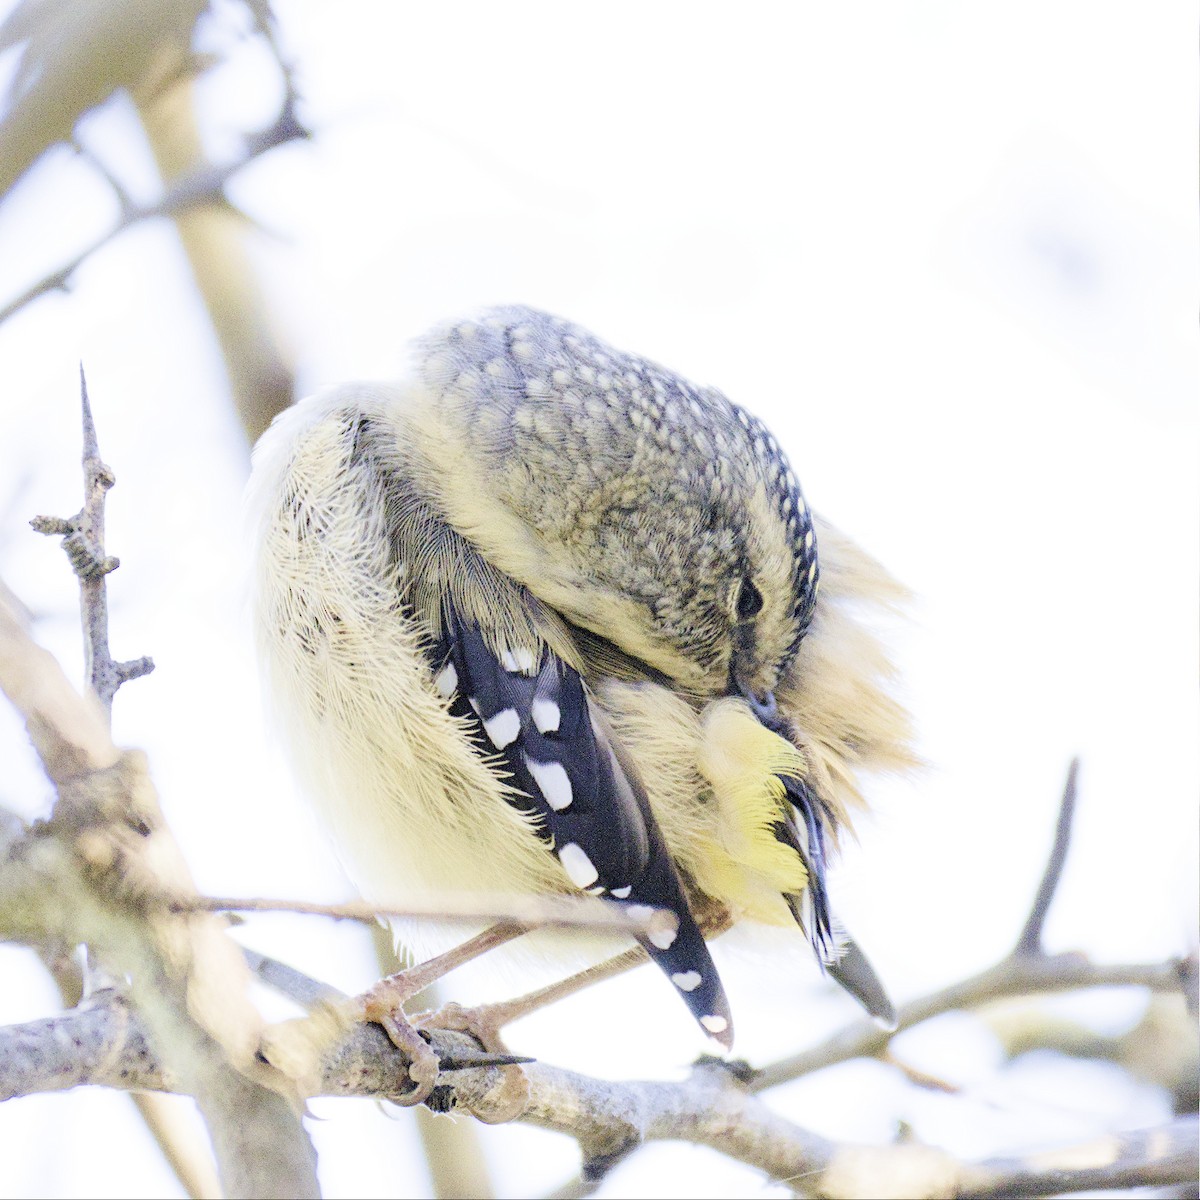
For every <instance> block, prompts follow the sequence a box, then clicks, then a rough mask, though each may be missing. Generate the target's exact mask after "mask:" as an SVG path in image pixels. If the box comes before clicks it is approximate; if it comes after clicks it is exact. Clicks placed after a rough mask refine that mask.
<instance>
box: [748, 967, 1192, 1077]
mask: <svg viewBox="0 0 1200 1200" xmlns="http://www.w3.org/2000/svg"><path fill="white" fill-rule="evenodd" d="M1119 986H1131V987H1145V988H1150V989H1151V990H1152V991H1156V992H1166V991H1176V990H1178V988H1179V969H1178V964H1177V963H1175V962H1174V961H1171V960H1169V961H1167V962H1159V963H1119V964H1113V965H1108V964H1096V963H1092V962H1089V961H1088V960H1087V959H1086V958H1084V957H1083V956H1082V955H1078V954H1060V955H1056V956H1054V957H1049V956H1044V955H1039V956H1037V957H1025V956H1011V955H1010V956H1009V957H1007V958H1004V959H1002V960H1001V961H1000V962H998V963H997V964H996V965H995V966H993V967H989V968H988V969H987V970H986V971H981V972H980V973H979V974H978V975H973V976H971V977H970V978H969V979H964V980H961V981H960V982H958V983H953V984H951V985H950V986H949V987H946V988H941V989H940V990H938V991H936V992H931V993H930V994H929V995H928V996H923V997H922V998H921V999H919V1000H912V1001H910V1002H909V1003H907V1004H904V1005H901V1007H900V1010H899V1012H898V1013H897V1015H896V1028H895V1029H894V1030H885V1029H881V1028H880V1027H879V1026H878V1025H876V1024H875V1023H874V1021H871V1020H862V1021H856V1022H855V1023H854V1024H853V1025H849V1026H847V1027H846V1028H845V1029H844V1030H842V1032H841V1033H838V1034H835V1035H834V1036H833V1037H831V1038H829V1039H828V1040H827V1041H825V1042H823V1043H822V1044H821V1045H819V1046H814V1047H812V1048H811V1049H809V1050H802V1051H801V1052H800V1053H798V1054H793V1055H791V1056H790V1057H788V1058H783V1059H780V1060H779V1061H778V1062H776V1063H772V1064H771V1065H770V1066H767V1067H763V1068H762V1069H761V1070H759V1071H757V1072H756V1073H755V1076H754V1079H753V1081H752V1083H751V1085H750V1086H751V1090H752V1091H755V1092H761V1091H765V1090H766V1089H767V1088H772V1087H778V1086H779V1085H780V1084H781V1083H787V1082H788V1081H789V1080H792V1079H798V1078H799V1077H800V1076H801V1075H808V1074H811V1073H812V1072H813V1071H820V1070H823V1069H824V1068H825V1067H831V1066H834V1065H835V1064H836V1063H840V1062H846V1061H848V1060H849V1059H852V1058H864V1057H865V1058H871V1057H875V1056H877V1055H879V1054H882V1053H883V1052H884V1051H885V1050H886V1049H887V1047H888V1045H889V1043H890V1042H891V1040H892V1038H893V1037H895V1036H896V1035H897V1034H899V1033H902V1032H903V1031H904V1030H905V1029H911V1028H912V1026H914V1025H919V1024H920V1023H921V1022H922V1021H928V1020H930V1019H931V1018H933V1017H938V1016H941V1015H942V1014H943V1013H947V1012H953V1011H954V1010H956V1009H963V1008H976V1007H978V1006H979V1005H981V1004H987V1003H989V1002H990V1001H992V1000H1000V999H1004V998H1005V997H1009V996H1027V995H1036V994H1041V995H1048V994H1052V993H1054V992H1069V991H1074V990H1076V989H1078V988H1088V987H1119Z"/></svg>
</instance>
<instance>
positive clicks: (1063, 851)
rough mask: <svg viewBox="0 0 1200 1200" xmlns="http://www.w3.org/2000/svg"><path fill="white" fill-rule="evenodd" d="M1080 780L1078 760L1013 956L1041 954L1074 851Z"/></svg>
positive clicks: (1072, 767) (1065, 789)
mask: <svg viewBox="0 0 1200 1200" xmlns="http://www.w3.org/2000/svg"><path fill="white" fill-rule="evenodd" d="M1078 779H1079V759H1078V758H1073V759H1071V765H1070V766H1069V767H1068V768H1067V782H1066V784H1065V785H1064V787H1063V794H1062V802H1061V803H1060V804H1059V807H1058V822H1057V824H1056V825H1055V828H1054V844H1053V845H1052V846H1051V847H1050V856H1049V858H1048V859H1047V860H1046V869H1045V871H1044V872H1043V874H1042V881H1041V883H1039V884H1038V889H1037V894H1036V895H1035V896H1034V898H1033V907H1032V908H1031V909H1030V912H1029V917H1028V919H1027V920H1026V922H1025V928H1024V929H1022V930H1021V936H1020V937H1019V938H1017V944H1016V946H1014V947H1013V953H1014V954H1041V953H1042V930H1043V928H1044V927H1045V924H1046V915H1047V914H1048V913H1049V911H1050V905H1051V904H1052V903H1053V901H1054V893H1055V892H1056V891H1057V890H1058V885H1059V882H1060V880H1061V879H1062V873H1063V867H1064V866H1065V865H1066V862H1067V851H1068V850H1070V848H1071V823H1072V821H1073V820H1074V818H1075V795H1076V784H1077V782H1078Z"/></svg>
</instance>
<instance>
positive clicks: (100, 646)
mask: <svg viewBox="0 0 1200 1200" xmlns="http://www.w3.org/2000/svg"><path fill="white" fill-rule="evenodd" d="M79 390H80V400H81V405H82V409H83V481H84V482H83V507H82V508H81V509H80V510H79V512H77V513H76V514H75V515H74V516H73V517H67V518H62V517H34V519H33V520H32V521H31V522H30V525H32V526H33V528H34V530H36V531H37V532H38V533H44V534H56V535H62V538H63V549H64V550H65V551H66V553H67V558H68V559H70V562H71V566H72V568H73V569H74V571H75V574H76V575H77V576H78V578H79V606H80V612H81V615H82V618H83V665H84V679H85V680H86V682H87V686H88V687H89V688H90V689H91V691H92V694H93V695H95V697H96V698H97V699H98V700H99V701H100V706H101V708H102V709H103V710H104V715H105V718H106V720H107V721H109V722H110V723H111V717H112V701H113V696H115V695H116V692H117V689H118V688H119V687H120V686H121V684H123V683H126V682H127V681H128V680H130V679H137V678H139V677H140V676H142V675H148V674H149V673H150V672H151V671H153V670H154V663H153V662H152V661H151V660H150V659H149V658H144V657H143V658H137V659H133V660H131V661H129V662H116V661H114V659H113V657H112V654H111V652H110V651H109V648H108V587H107V584H106V582H105V576H107V575H109V574H111V573H112V572H113V571H115V570H116V569H117V568H118V567H119V566H120V565H121V561H120V559H117V558H113V557H111V556H109V555H106V554H105V553H104V501H105V497H106V496H107V494H108V489H109V488H111V487H112V486H113V484H115V483H116V481H117V477H116V476H115V475H114V474H113V472H112V469H111V468H110V467H108V466H107V464H106V463H105V462H104V461H103V460H102V459H101V457H100V447H99V444H98V443H97V440H96V425H95V422H94V421H93V420H92V406H91V404H90V402H89V401H88V391H87V378H86V376H85V375H84V373H83V366H82V364H81V365H80V367H79Z"/></svg>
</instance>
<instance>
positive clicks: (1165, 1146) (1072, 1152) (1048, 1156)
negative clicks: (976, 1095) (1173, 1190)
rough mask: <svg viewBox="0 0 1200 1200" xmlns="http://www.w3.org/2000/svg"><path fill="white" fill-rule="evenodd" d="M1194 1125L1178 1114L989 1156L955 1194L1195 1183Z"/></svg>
mask: <svg viewBox="0 0 1200 1200" xmlns="http://www.w3.org/2000/svg"><path fill="white" fill-rule="evenodd" d="M1198 1131H1200V1129H1198V1125H1197V1121H1196V1118H1195V1117H1194V1116H1191V1117H1181V1118H1179V1119H1177V1120H1175V1121H1172V1122H1170V1123H1169V1124H1167V1125H1159V1126H1156V1127H1155V1128H1153V1129H1139V1130H1135V1131H1134V1132H1132V1133H1113V1134H1106V1135H1105V1136H1104V1137H1099V1138H1096V1139H1095V1140H1094V1141H1091V1142H1084V1143H1083V1144H1081V1145H1075V1146H1064V1147H1061V1148H1055V1149H1052V1150H1042V1151H1038V1153H1036V1154H1031V1155H1026V1156H1024V1157H1021V1158H997V1159H991V1160H990V1161H988V1162H985V1163H981V1164H980V1166H979V1167H978V1168H977V1169H975V1170H968V1171H967V1172H966V1173H965V1176H964V1178H963V1180H962V1182H961V1184H960V1188H959V1195H966V1196H972V1197H979V1198H980V1200H990V1198H991V1197H996V1198H997V1200H1000V1198H1001V1197H1003V1198H1005V1200H1008V1198H1009V1197H1013V1198H1019V1197H1023V1196H1048V1195H1058V1194H1060V1193H1070V1192H1099V1191H1110V1190H1113V1189H1117V1188H1133V1187H1137V1188H1145V1187H1166V1186H1169V1185H1170V1184H1173V1183H1188V1182H1189V1181H1190V1182H1192V1183H1194V1182H1195V1179H1196V1174H1197V1155H1196V1140H1197V1132H1198Z"/></svg>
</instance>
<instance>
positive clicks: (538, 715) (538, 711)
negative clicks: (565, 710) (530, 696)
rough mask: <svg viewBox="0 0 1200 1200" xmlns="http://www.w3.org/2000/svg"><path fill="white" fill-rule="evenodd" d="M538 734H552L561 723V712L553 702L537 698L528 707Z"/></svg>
mask: <svg viewBox="0 0 1200 1200" xmlns="http://www.w3.org/2000/svg"><path fill="white" fill-rule="evenodd" d="M530 712H531V713H532V714H533V723H534V726H535V727H536V728H537V731H538V733H554V732H555V731H556V730H557V729H558V727H559V724H560V723H561V722H562V712H561V710H560V709H559V707H558V705H557V704H555V703H554V701H553V700H543V699H541V697H538V698H537V699H536V700H534V702H533V704H532V705H531V706H530Z"/></svg>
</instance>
